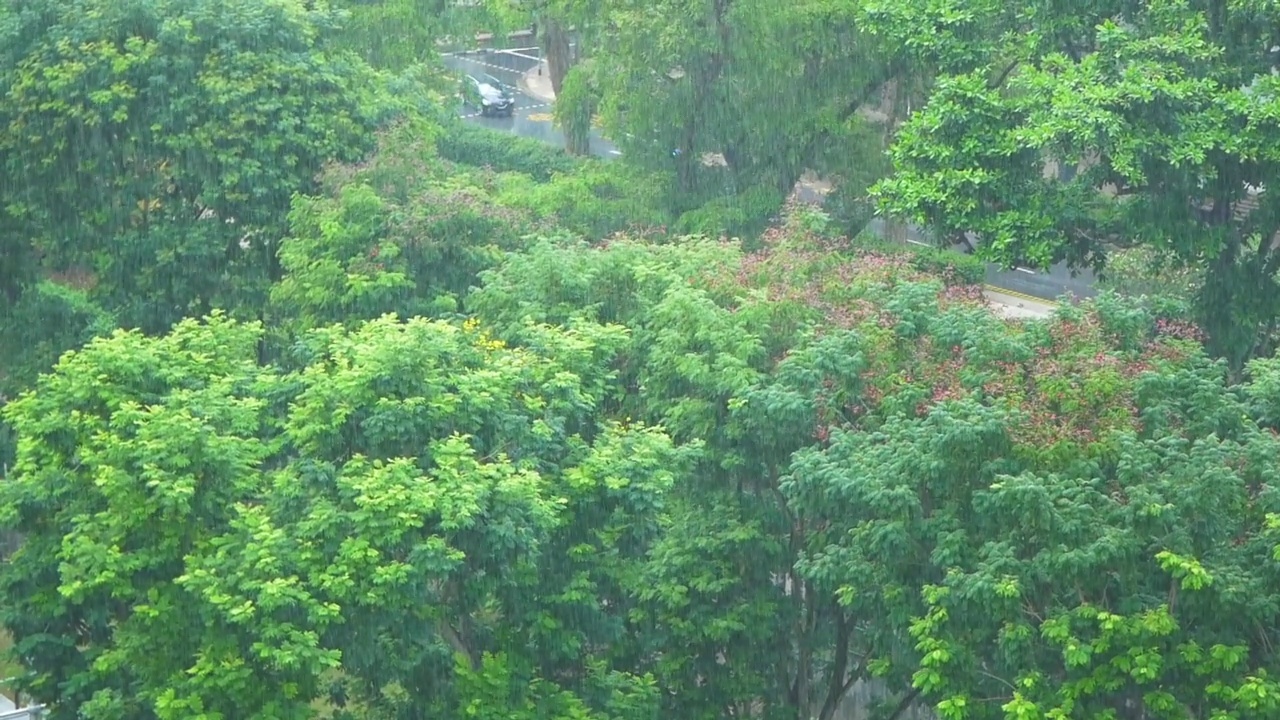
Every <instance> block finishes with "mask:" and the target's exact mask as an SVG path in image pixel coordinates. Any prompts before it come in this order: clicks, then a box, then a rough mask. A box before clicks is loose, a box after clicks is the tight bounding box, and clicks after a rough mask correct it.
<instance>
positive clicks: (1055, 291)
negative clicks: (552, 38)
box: [444, 48, 1097, 300]
mask: <svg viewBox="0 0 1280 720" xmlns="http://www.w3.org/2000/svg"><path fill="white" fill-rule="evenodd" d="M539 62H540V60H539V52H538V49H537V48H524V49H523V50H521V49H517V50H497V51H476V52H469V53H456V54H448V55H445V56H444V64H445V66H446V67H448V68H450V69H452V70H456V71H459V72H464V73H467V74H470V75H474V76H477V77H479V76H480V75H485V74H488V75H492V76H493V77H494V78H496V79H498V80H500V81H501V82H503V83H504V84H506V85H508V86H510V87H511V89H512V92H513V93H514V94H515V96H516V110H515V113H514V114H513V115H512V116H511V117H509V118H487V117H481V116H480V114H479V110H478V109H476V108H470V107H465V106H463V107H461V108H460V109H459V114H460V116H461V117H462V118H463V119H465V120H467V121H468V122H474V123H476V124H479V125H483V126H485V127H490V128H493V129H494V130H500V131H502V132H509V133H512V134H514V135H520V136H522V137H527V138H533V139H535V140H541V141H542V142H545V143H548V144H550V145H555V146H557V147H564V135H563V134H561V132H560V131H559V130H557V129H556V128H555V126H554V125H553V124H552V122H551V103H549V102H546V101H545V100H542V99H540V98H536V97H533V96H532V95H529V94H527V93H524V92H522V91H520V90H519V89H518V86H519V82H520V79H521V78H522V77H523V76H524V74H525V73H527V72H529V71H530V70H532V69H533V68H535V67H537V66H538V64H539ZM591 153H592V154H593V155H597V156H600V157H602V158H606V159H610V158H616V157H618V156H619V155H620V154H621V153H620V152H619V151H618V149H617V148H616V147H614V145H613V143H610V142H609V141H608V140H606V139H605V138H603V137H601V136H600V134H599V133H598V132H596V131H594V130H593V131H592V133H591ZM802 196H804V199H806V200H813V201H815V202H816V201H820V200H821V196H820V195H819V194H817V193H815V192H809V193H802ZM871 227H872V229H873V230H876V231H877V232H879V233H880V234H881V235H883V234H884V222H883V221H882V220H880V219H879V218H877V219H875V220H873V221H872V225H871ZM907 241H908V242H914V243H919V244H921V245H931V244H932V243H931V242H930V241H929V239H928V238H927V236H925V235H924V234H923V233H922V232H921V231H920V229H919V228H915V227H911V228H909V229H908V231H907ZM987 284H988V285H990V286H992V287H993V288H994V289H997V290H999V291H1001V292H1006V293H1012V294H1014V295H1019V294H1020V295H1027V296H1030V297H1033V298H1040V299H1043V300H1057V299H1059V298H1061V297H1063V296H1064V295H1074V296H1075V297H1078V298H1089V297H1093V296H1094V295H1096V294H1097V290H1096V288H1095V287H1094V276H1093V273H1091V272H1089V271H1087V270H1086V271H1082V272H1080V273H1078V274H1076V275H1075V276H1073V275H1072V273H1071V271H1070V270H1068V269H1067V268H1066V266H1065V265H1061V264H1060V265H1056V266H1054V267H1052V268H1050V269H1049V270H1048V271H1035V270H1028V269H1016V270H1001V269H1000V268H999V267H997V266H995V265H988V266H987Z"/></svg>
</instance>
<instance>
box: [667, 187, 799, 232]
mask: <svg viewBox="0 0 1280 720" xmlns="http://www.w3.org/2000/svg"><path fill="white" fill-rule="evenodd" d="M785 199H786V198H785V196H784V194H783V193H782V192H781V191H779V190H777V189H775V188H772V187H754V188H751V189H749V190H746V191H745V192H742V193H741V194H738V195H726V196H723V197H717V198H714V199H712V200H709V201H708V202H707V203H706V204H704V205H702V206H701V207H698V208H696V209H694V210H689V211H688V212H685V213H683V214H681V215H680V218H679V219H678V220H676V223H675V226H674V230H675V232H677V233H681V234H698V235H707V236H709V237H722V236H726V237H736V238H743V239H745V240H747V241H748V242H751V241H752V240H753V239H754V237H755V236H756V235H759V234H760V233H761V231H763V230H764V229H765V228H766V227H768V225H769V223H770V222H771V221H775V220H776V219H777V217H778V212H779V211H780V210H781V209H782V203H783V201H784V200H785Z"/></svg>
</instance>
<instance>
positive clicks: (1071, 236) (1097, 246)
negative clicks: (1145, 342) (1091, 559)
mask: <svg viewBox="0 0 1280 720" xmlns="http://www.w3.org/2000/svg"><path fill="white" fill-rule="evenodd" d="M1272 19H1273V18H1272V15H1271V8H1270V6H1269V5H1268V4H1266V3H1228V4H1225V5H1224V4H1222V3H1210V2H1199V1H1196V0H1179V1H1178V2H1169V3H1156V4H1152V3H1136V2H1114V3H1092V4H1085V5H1067V4H1050V5H1048V6H1044V7H1041V6H1036V7H1035V8H1034V9H1033V8H1032V7H1031V6H1026V7H1023V6H1017V7H1015V6H1012V5H1000V4H995V3H986V2H976V1H975V2H967V1H966V2H959V3H946V4H912V5H904V4H901V3H881V2H876V3H870V4H869V5H868V7H867V8H866V14H865V20H866V27H867V28H868V29H869V30H871V31H874V32H877V33H879V34H880V35H882V36H883V37H884V38H886V39H887V40H889V41H890V42H894V43H898V44H899V45H900V46H901V47H903V48H905V49H906V50H905V51H906V52H909V53H911V55H912V57H914V58H916V60H917V62H919V63H923V64H928V65H931V66H933V67H935V68H937V70H938V73H939V77H938V79H937V83H936V86H935V87H934V89H933V93H932V95H931V97H930V99H929V101H928V104H927V105H926V106H925V107H923V108H922V109H920V110H919V111H918V112H917V113H916V114H915V115H914V116H913V117H912V118H911V119H910V121H909V122H908V123H907V124H906V125H905V126H904V127H903V128H902V130H901V132H900V133H899V135H898V137H897V140H896V142H895V145H894V150H893V157H894V163H895V167H896V173H895V175H894V176H893V178H892V179H890V180H887V181H885V182H884V183H883V184H882V185H881V186H880V189H879V190H880V196H881V197H882V199H883V201H884V205H885V207H886V208H887V209H889V210H890V211H891V212H894V213H897V214H900V215H902V216H905V217H909V218H911V219H914V220H916V221H918V222H921V223H923V224H927V225H929V226H930V227H932V228H934V229H935V230H936V232H937V233H938V237H939V239H940V240H944V241H952V240H954V239H956V238H959V237H962V236H964V235H966V234H970V237H973V238H975V239H976V241H977V245H978V252H979V253H980V254H981V255H982V256H983V257H984V258H986V259H988V260H991V261H993V262H998V263H1001V264H1003V265H1006V266H1012V265H1029V266H1034V267H1046V266H1048V265H1050V264H1052V263H1055V262H1058V261H1066V262H1068V263H1069V264H1071V265H1072V266H1074V267H1085V266H1092V267H1095V268H1099V269H1103V268H1105V267H1106V260H1107V256H1108V253H1109V251H1110V250H1111V249H1112V248H1115V247H1125V246H1133V245H1145V246H1149V247H1151V248H1152V249H1154V250H1155V251H1156V252H1157V253H1159V254H1160V255H1162V256H1164V257H1167V258H1168V259H1170V260H1172V261H1174V262H1175V263H1181V264H1187V265H1192V266H1195V267H1197V268H1199V269H1201V271H1202V272H1203V273H1204V281H1203V283H1202V284H1201V288H1200V290H1199V302H1198V318H1199V320H1200V321H1201V322H1202V323H1203V324H1204V326H1205V328H1206V329H1207V330H1208V332H1209V342H1210V347H1211V348H1212V349H1213V351H1214V352H1215V353H1217V354H1219V355H1221V356H1223V357H1226V358H1228V359H1229V361H1230V363H1231V366H1232V367H1233V368H1234V369H1236V370H1239V369H1240V368H1241V367H1242V366H1243V364H1244V362H1245V361H1246V360H1247V359H1248V358H1249V357H1250V355H1251V354H1252V353H1254V352H1255V351H1257V352H1260V353H1262V354H1264V355H1265V354H1269V353H1270V351H1271V348H1272V347H1273V345H1272V341H1271V335H1272V333H1273V331H1274V327H1275V322H1276V318H1277V316H1278V315H1280V306H1278V305H1277V304H1276V303H1277V299H1278V298H1280V292H1277V291H1276V290H1277V288H1276V284H1275V283H1276V271H1277V268H1280V253H1277V252H1276V251H1275V243H1274V241H1273V238H1274V237H1275V236H1276V233H1277V231H1278V230H1280V213H1277V208H1278V207H1280V206H1278V205H1276V203H1274V202H1272V200H1271V195H1270V194H1268V193H1267V189H1268V188H1272V187H1274V186H1275V185H1276V181H1277V177H1276V173H1277V168H1280V165H1277V162H1276V157H1275V153H1274V148H1275V147H1276V145H1277V143H1276V140H1277V135H1276V133H1277V126H1276V123H1275V121H1274V119H1273V117H1272V116H1273V114H1274V107H1275V102H1276V100H1275V95H1276V92H1275V91H1276V87H1277V82H1280V81H1277V80H1276V77H1275V75H1274V72H1273V69H1274V66H1275V56H1274V52H1273V46H1274V45H1275V38H1274V37H1273V36H1272V30H1271V28H1272V24H1273V23H1272V22H1271V21H1272Z"/></svg>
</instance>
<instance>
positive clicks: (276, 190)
mask: <svg viewBox="0 0 1280 720" xmlns="http://www.w3.org/2000/svg"><path fill="white" fill-rule="evenodd" d="M2 12H3V15H2V16H0V17H3V20H4V22H3V25H0V28H2V29H0V32H2V33H3V36H2V37H0V92H3V93H4V95H5V96H6V98H7V100H6V102H5V103H4V106H3V108H0V126H2V127H3V128H4V132H3V133H0V151H2V152H3V155H4V163H5V165H4V176H3V177H4V181H3V185H0V193H2V194H3V203H2V204H3V206H4V208H5V218H4V220H3V222H0V228H3V229H4V233H5V240H4V244H5V247H6V248H7V250H8V251H9V252H11V253H12V255H10V254H9V252H6V256H7V257H10V258H12V262H14V263H16V265H15V267H14V268H13V269H14V270H15V271H20V272H16V274H14V275H8V274H6V277H5V280H4V281H5V282H6V283H9V287H8V288H7V292H8V294H9V296H10V297H11V298H12V297H16V293H17V292H18V291H20V289H21V288H23V287H26V286H29V285H30V284H31V283H33V282H34V281H35V280H37V279H38V278H39V273H40V272H41V271H42V270H55V271H60V270H66V269H68V268H70V269H74V270H77V271H81V272H88V273H91V274H92V275H93V276H94V277H95V278H96V284H95V286H94V291H93V294H94V296H95V298H96V299H98V300H100V302H101V303H103V304H104V306H105V307H106V308H107V309H109V310H112V311H115V310H117V309H118V310H119V314H120V319H121V322H123V323H125V324H126V325H131V326H142V327H146V328H149V329H153V330H162V329H164V328H165V327H167V326H168V325H169V324H170V323H172V322H174V321H175V320H177V319H179V318H181V317H183V316H185V315H187V314H189V313H194V314H201V313H204V312H207V311H208V310H209V309H210V308H213V307H223V308H228V309H234V310H237V311H239V310H240V309H241V308H243V307H245V306H252V307H261V304H262V303H261V300H262V298H263V296H264V293H265V291H266V285H267V283H269V282H270V281H271V280H273V279H275V278H276V277H278V274H279V268H278V265H277V262H276V249H277V243H278V240H279V237H280V236H281V235H282V234H283V225H282V221H283V218H284V213H285V211H286V209H287V208H288V206H289V199H290V197H291V196H292V195H293V193H295V192H298V191H305V190H307V189H309V188H310V187H311V186H312V185H311V184H312V182H313V177H314V176H315V174H316V173H317V172H318V171H319V170H320V168H321V167H322V165H323V164H324V163H325V162H327V161H328V160H330V159H334V158H337V159H346V160H354V159H356V158H358V157H360V156H361V155H362V154H363V153H364V152H365V151H366V150H367V149H368V148H369V142H370V139H371V137H370V129H371V124H370V118H369V117H367V116H366V115H365V113H364V110H363V109H362V107H361V95H360V94H359V93H357V92H356V91H355V90H354V89H353V88H354V87H355V83H353V82H352V80H353V73H355V72H357V70H358V66H355V65H352V64H351V63H348V62H347V61H346V60H343V59H340V58H334V57H330V56H328V55H326V54H325V53H324V52H323V51H322V50H321V49H320V48H319V46H318V42H319V40H320V38H321V36H322V35H323V34H324V33H325V32H327V30H328V27H329V25H330V24H331V22H332V16H331V14H330V13H329V12H328V11H327V10H324V9H323V8H316V7H314V6H313V4H311V3H303V2H300V0H272V1H270V2H265V3H262V2H240V1H238V0H237V1H232V2H196V3H190V2H170V1H169V0H155V1H154V2H152V1H150V0H148V1H147V2H127V3H120V2H99V0H77V1H76V2H70V3H67V2H44V1H43V0H40V1H38V2H35V3H23V4H21V5H10V6H9V7H8V8H6V9H5V10H4V11H2ZM367 79H368V78H366V80H367ZM251 299H252V300H251ZM250 312H251V313H252V310H250Z"/></svg>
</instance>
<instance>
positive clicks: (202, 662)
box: [0, 316, 686, 720]
mask: <svg viewBox="0 0 1280 720" xmlns="http://www.w3.org/2000/svg"><path fill="white" fill-rule="evenodd" d="M530 332H537V333H540V337H541V339H542V348H543V350H542V351H534V350H525V349H515V348H508V347H506V346H504V345H503V344H502V343H500V342H497V341H495V340H493V339H491V338H489V337H488V336H487V335H486V334H485V333H484V331H483V330H482V329H480V328H479V327H478V326H477V325H476V324H475V323H466V324H461V325H458V324H447V323H443V322H433V321H426V320H413V321H409V322H407V323H401V322H398V321H396V320H395V319H394V318H391V317H388V318H384V319H380V320H378V321H375V322H372V323H369V324H367V325H365V326H364V327H363V328H361V329H360V330H357V331H351V332H349V331H345V330H342V329H339V328H331V329H327V330H323V331H317V332H316V333H313V334H312V335H311V336H309V338H307V340H306V341H305V342H304V343H303V347H304V349H305V350H304V351H305V352H309V353H311V355H310V357H309V359H308V361H307V362H306V365H305V367H304V368H303V369H302V370H301V371H300V372H298V373H293V374H288V375H285V374H281V373H279V372H278V371H275V370H273V369H270V368H262V367H259V366H258V365H257V345H258V343H259V342H260V335H261V328H260V327H257V326H256V325H243V324H237V323H235V322H232V321H229V320H226V319H225V318H222V317H219V316H214V317H212V318H210V319H208V320H207V321H206V322H196V321H184V322H183V323H181V324H179V325H178V326H177V327H176V328H175V329H174V330H173V331H172V332H171V333H170V334H168V335H165V336H163V337H158V338H148V337H144V336H142V335H141V334H139V333H136V332H129V333H125V332H119V333H116V334H115V335H113V336H112V337H110V338H105V339H98V340H95V341H93V342H91V343H90V344H89V345H87V346H86V347H85V348H84V349H83V350H81V351H79V352H77V353H73V354H70V355H68V356H67V357H65V358H64V359H63V360H62V361H61V362H60V363H59V365H58V367H57V369H56V370H55V372H54V373H53V374H51V375H49V376H47V377H45V378H43V379H42V380H41V381H40V384H39V385H38V387H37V388H36V389H35V390H34V391H33V392H32V393H29V394H27V395H25V396H24V397H22V398H20V399H18V400H16V401H14V402H13V403H12V404H10V406H9V407H8V408H7V409H6V416H7V418H8V419H9V421H10V422H11V423H12V424H13V426H14V427H15V428H16V429H17V431H18V432H19V433H20V435H21V437H22V443H21V447H20V451H19V457H18V462H17V464H16V467H15V471H14V473H13V476H12V477H11V478H10V479H9V481H8V482H6V483H5V484H4V486H3V489H2V490H0V492H2V493H3V495H4V503H3V506H4V510H3V513H4V514H3V526H4V529H5V530H15V531H18V532H21V533H22V534H23V536H24V539H23V542H22V545H21V547H20V548H19V550H18V551H17V552H16V553H15V554H14V556H13V557H12V558H11V559H10V562H9V563H8V564H6V565H5V566H4V567H3V569H0V588H3V597H4V598H5V602H4V603H3V604H2V605H0V607H3V613H4V616H3V617H4V622H5V625H6V627H7V628H8V630H9V631H10V632H11V633H12V635H13V637H14V640H15V642H16V649H17V651H18V653H19V654H20V656H21V657H22V658H23V660H24V664H25V666H26V668H27V670H28V671H30V673H31V676H30V678H28V679H27V681H26V682H25V687H24V690H25V691H26V692H28V693H30V694H31V695H32V696H34V697H35V698H36V699H37V700H39V701H42V702H47V703H51V711H50V712H51V717H54V718H63V717H67V718H70V717H119V716H121V715H122V714H127V715H130V716H133V717H143V718H147V717H154V718H189V717H196V716H204V717H250V718H268V717H271V718H287V717H299V718H302V717H311V716H312V713H313V712H314V707H315V705H314V704H315V703H322V704H324V705H325V706H327V707H328V708H330V709H331V710H333V711H337V712H355V711H357V710H358V711H360V712H361V713H364V714H361V715H359V716H360V717H371V716H378V715H370V714H369V713H388V714H387V715H382V716H385V717H458V716H460V714H461V713H470V712H471V711H468V710H466V709H467V708H474V707H482V708H487V709H486V712H491V713H494V714H492V715H486V716H485V717H518V718H534V717H537V718H557V719H563V720H596V719H597V718H599V719H600V720H603V718H605V717H606V715H604V714H603V713H611V714H610V715H608V717H610V718H624V719H626V720H633V719H639V718H646V717H652V713H651V712H650V711H649V710H647V709H646V708H648V707H650V706H651V702H652V691H651V689H649V688H650V682H649V681H647V680H646V679H645V678H644V677H642V676H639V675H634V674H629V673H626V672H619V671H615V670H614V669H612V668H611V667H610V666H609V665H608V663H607V662H606V661H607V659H608V656H609V653H610V649H609V642H610V641H611V639H615V638H616V637H617V632H618V630H617V627H616V621H617V619H620V618H621V617H624V616H618V618H615V620H614V622H613V624H611V623H610V622H608V621H599V620H596V619H595V618H592V617H591V616H590V615H589V614H588V613H589V612H590V611H591V610H592V609H594V612H595V613H597V614H599V613H602V612H611V608H612V607H613V606H612V605H611V604H610V599H611V598H616V597H618V595H617V590H616V589H615V588H616V587H617V584H618V582H619V581H620V580H619V578H625V577H626V576H627V567H628V565H629V564H633V563H635V562H636V561H637V560H638V558H641V557H643V556H644V553H645V548H646V546H647V544H648V543H649V542H650V537H651V535H652V533H653V532H654V530H655V529H656V525H655V524H654V520H655V518H656V516H654V515H652V509H653V508H654V507H656V506H657V504H659V503H660V500H661V497H662V495H663V494H664V493H665V492H666V490H667V488H669V487H670V486H671V485H672V483H673V482H674V480H675V479H676V478H677V477H678V476H680V475H681V474H682V472H683V471H682V470H681V468H682V467H684V466H685V464H686V461H685V460H684V459H683V451H681V450H679V449H677V448H675V447H673V446H672V443H671V441H670V440H669V439H668V438H667V437H666V436H665V435H664V434H663V433H661V432H659V431H656V430H654V429H651V428H647V427H643V426H638V425H630V426H624V425H619V424H617V423H607V422H597V420H596V413H595V412H594V410H595V407H596V405H597V404H598V402H599V400H600V397H601V393H603V392H606V391H607V381H608V373H607V368H601V367H599V366H598V365H597V362H598V358H601V357H607V356H608V355H609V348H610V347H611V346H616V345H617V344H618V343H619V342H620V341H621V340H622V338H624V337H625V331H624V330H622V329H621V328H616V327H615V328H612V329H610V328H596V329H584V330H583V331H580V332H572V331H570V332H565V331H557V330H553V329H551V328H542V329H540V330H539V329H537V328H530ZM556 357H560V358H563V361H562V360H557V359H555V358H556ZM579 373H580V374H579ZM72 454H74V455H75V457H76V458H78V461H77V462H76V463H75V465H74V467H73V466H72V465H68V464H67V462H68V460H69V459H70V457H71V455H72ZM597 553H600V554H599V555H597ZM646 698H648V699H646ZM344 708H345V709H344ZM557 708H558V709H557ZM535 710H536V711H537V712H535ZM624 711H625V712H624ZM472 716H474V714H473V713H472Z"/></svg>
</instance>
